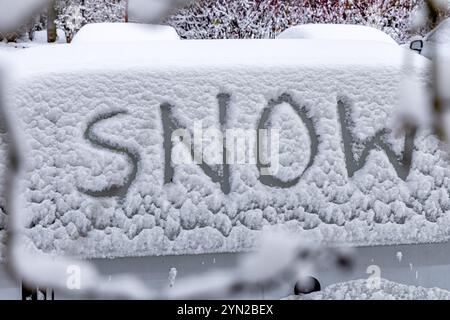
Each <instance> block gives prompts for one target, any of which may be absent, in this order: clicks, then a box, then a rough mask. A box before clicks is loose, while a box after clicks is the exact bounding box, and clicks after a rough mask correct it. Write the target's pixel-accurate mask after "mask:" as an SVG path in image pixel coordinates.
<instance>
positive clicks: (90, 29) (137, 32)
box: [72, 22, 180, 45]
mask: <svg viewBox="0 0 450 320" xmlns="http://www.w3.org/2000/svg"><path fill="white" fill-rule="evenodd" d="M179 39H180V37H179V36H178V33H177V32H176V30H175V29H174V28H172V27H170V26H163V25H147V24H140V23H119V22H117V23H90V24H87V25H85V26H84V27H82V28H81V29H80V31H78V33H77V34H76V35H75V36H74V38H73V40H72V44H76V45H78V44H102V43H103V44H106V43H141V44H143V43H146V42H151V41H155V40H179Z"/></svg>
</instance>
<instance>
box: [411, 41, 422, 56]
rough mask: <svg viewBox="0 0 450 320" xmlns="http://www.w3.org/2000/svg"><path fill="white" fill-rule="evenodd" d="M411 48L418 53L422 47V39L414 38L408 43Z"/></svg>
mask: <svg viewBox="0 0 450 320" xmlns="http://www.w3.org/2000/svg"><path fill="white" fill-rule="evenodd" d="M409 48H410V49H411V50H414V51H417V52H418V53H421V52H422V49H423V41H422V40H414V41H412V42H411V44H410V45H409Z"/></svg>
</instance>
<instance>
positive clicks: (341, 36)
mask: <svg viewBox="0 0 450 320" xmlns="http://www.w3.org/2000/svg"><path fill="white" fill-rule="evenodd" d="M277 38H278V39H320V40H357V41H376V42H385V43H390V44H397V42H395V40H394V39H392V38H391V37H390V36H389V35H388V34H386V33H384V32H383V31H380V30H378V29H375V28H372V27H366V26H361V25H352V24H304V25H299V26H294V27H290V28H288V29H286V30H285V31H283V32H282V33H280V35H279V36H278V37H277Z"/></svg>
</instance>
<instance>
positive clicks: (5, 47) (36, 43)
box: [0, 30, 66, 51]
mask: <svg viewBox="0 0 450 320" xmlns="http://www.w3.org/2000/svg"><path fill="white" fill-rule="evenodd" d="M65 42H66V38H65V34H64V31H62V30H58V39H57V41H56V43H52V44H49V43H47V31H45V30H44V31H36V32H35V35H34V40H33V41H30V40H28V39H26V38H24V39H18V40H17V41H16V42H2V41H0V51H17V50H20V49H27V48H34V47H40V46H47V45H49V46H52V45H56V44H61V43H65Z"/></svg>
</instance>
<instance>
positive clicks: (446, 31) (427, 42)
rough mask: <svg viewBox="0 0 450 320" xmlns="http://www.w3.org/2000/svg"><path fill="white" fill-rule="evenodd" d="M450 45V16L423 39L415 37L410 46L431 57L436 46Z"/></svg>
mask: <svg viewBox="0 0 450 320" xmlns="http://www.w3.org/2000/svg"><path fill="white" fill-rule="evenodd" d="M442 45H447V46H448V45H450V18H448V19H445V20H444V21H442V22H441V23H440V24H439V25H438V26H437V27H436V28H434V29H433V30H432V31H431V32H430V33H428V34H427V35H426V36H425V37H423V38H422V39H413V40H412V41H411V42H410V44H409V48H410V49H411V50H414V51H417V52H418V53H420V54H421V55H423V56H425V57H427V58H429V59H431V58H432V55H433V48H434V47H435V46H442Z"/></svg>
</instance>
